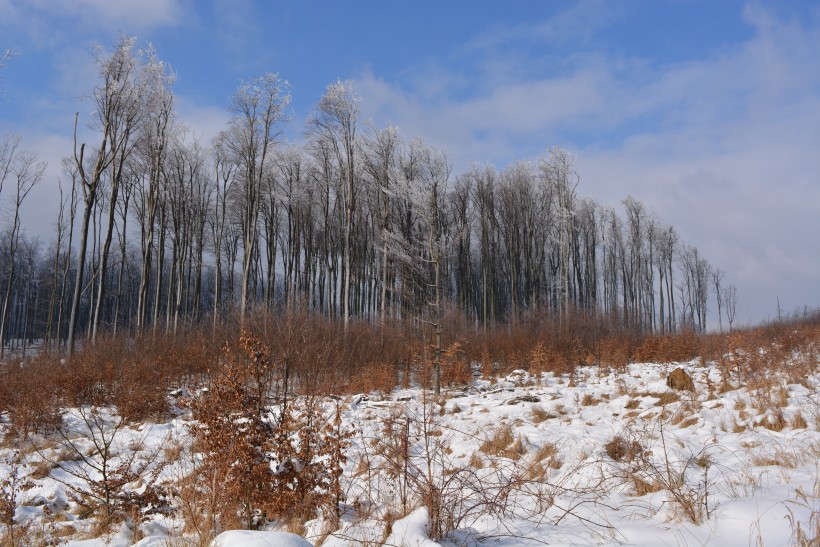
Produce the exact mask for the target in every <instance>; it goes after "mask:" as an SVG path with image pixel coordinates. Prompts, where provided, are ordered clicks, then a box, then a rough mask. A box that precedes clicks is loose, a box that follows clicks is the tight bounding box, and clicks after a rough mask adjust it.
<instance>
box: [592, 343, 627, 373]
mask: <svg viewBox="0 0 820 547" xmlns="http://www.w3.org/2000/svg"><path fill="white" fill-rule="evenodd" d="M631 346H632V341H631V340H630V339H629V338H626V337H623V336H611V337H607V338H604V339H603V340H601V342H600V343H599V346H598V348H599V353H600V356H601V357H600V359H601V363H602V364H607V365H609V366H610V367H612V368H614V369H616V370H619V371H623V370H624V368H625V367H626V365H628V364H629V361H630V359H631V356H632V347H631Z"/></svg>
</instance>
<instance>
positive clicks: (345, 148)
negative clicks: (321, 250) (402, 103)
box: [308, 81, 359, 329]
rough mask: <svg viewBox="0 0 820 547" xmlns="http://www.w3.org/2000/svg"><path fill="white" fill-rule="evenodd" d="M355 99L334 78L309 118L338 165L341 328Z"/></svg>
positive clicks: (352, 203)
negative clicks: (341, 221)
mask: <svg viewBox="0 0 820 547" xmlns="http://www.w3.org/2000/svg"><path fill="white" fill-rule="evenodd" d="M358 117H359V98H358V97H357V96H356V95H355V94H354V93H353V85H352V84H351V83H350V82H349V81H344V82H342V81H336V82H335V83H332V84H330V85H329V86H327V90H326V91H325V94H324V95H323V96H322V98H321V100H320V101H319V104H318V105H317V107H316V112H315V113H314V115H313V117H312V118H311V119H310V120H309V122H308V125H309V128H310V131H311V132H313V133H314V135H315V136H316V138H318V139H322V140H324V141H325V142H326V143H328V144H329V145H330V149H331V150H332V151H333V154H334V157H335V159H336V162H337V165H338V173H337V174H338V176H339V183H340V186H341V189H342V191H341V195H342V200H343V203H344V255H343V275H344V278H343V282H342V297H341V298H342V318H343V321H344V325H345V329H347V324H348V322H349V320H350V281H351V279H350V274H351V246H352V240H353V228H354V226H353V222H354V214H353V213H354V211H355V209H356V194H357V190H358V189H357V185H356V181H357V173H356V130H357V126H358Z"/></svg>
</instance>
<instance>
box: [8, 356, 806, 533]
mask: <svg viewBox="0 0 820 547" xmlns="http://www.w3.org/2000/svg"><path fill="white" fill-rule="evenodd" d="M678 366H683V367H684V368H685V369H686V370H687V371H688V372H689V373H690V374H691V375H692V377H693V379H694V381H695V385H696V387H697V392H696V393H695V394H689V393H687V392H674V394H672V395H670V393H672V392H671V390H670V389H669V388H667V386H666V381H665V379H666V375H667V374H668V373H669V372H670V371H671V370H673V369H674V368H676V367H678ZM720 385H721V376H720V370H719V369H718V367H717V366H716V365H714V364H708V363H707V364H706V365H702V364H701V363H700V362H699V361H692V362H689V363H670V364H653V363H647V364H633V365H630V366H628V367H626V368H625V369H623V370H620V371H613V370H610V369H608V368H600V367H594V366H591V367H583V368H580V369H578V371H577V372H576V373H575V374H574V375H573V376H569V375H563V376H556V375H553V374H543V375H537V376H534V375H530V374H528V373H527V372H526V371H516V372H514V373H512V374H510V375H508V376H506V377H503V378H498V379H479V380H476V381H475V382H474V383H473V384H471V385H470V386H465V387H463V388H461V389H451V390H449V391H448V392H447V394H446V396H445V398H444V399H443V402H442V403H441V404H439V403H434V402H432V401H431V400H430V399H429V394H425V393H424V392H423V391H422V390H420V389H416V388H411V389H402V390H396V391H394V392H393V393H390V394H358V395H355V396H351V397H349V398H347V399H346V405H345V412H344V417H343V418H344V421H345V422H346V423H347V424H348V425H349V426H352V427H353V428H354V431H355V435H354V436H353V438H352V446H351V447H350V450H349V451H348V463H347V466H346V469H345V474H344V478H343V480H344V481H345V484H344V491H345V493H346V496H347V500H346V504H345V505H344V506H343V508H342V516H341V520H340V521H339V522H338V523H335V524H334V526H335V528H336V529H335V530H328V529H327V526H328V523H326V522H323V521H322V520H321V519H317V520H314V521H309V522H307V523H305V527H304V535H305V536H306V538H307V539H304V538H302V537H300V536H297V535H294V534H286V533H285V532H279V531H253V532H252V531H240V530H237V531H229V532H224V533H223V534H221V535H220V536H219V537H217V538H216V539H215V540H214V541H213V543H212V545H213V546H214V547H216V546H219V547H232V546H240V545H241V546H271V545H277V546H285V547H290V546H305V545H313V544H317V543H319V542H320V541H321V542H322V545H324V546H328V547H342V546H348V545H350V546H352V545H361V544H373V545H396V546H406V547H434V546H437V545H442V546H445V547H446V546H452V545H481V544H485V543H487V542H490V543H491V544H492V545H495V546H500V547H510V546H515V545H538V544H541V543H543V542H546V543H548V544H550V545H611V544H619V545H641V546H655V545H657V546H666V545H715V546H727V547H733V546H737V547H741V546H742V547H747V546H748V545H751V544H763V545H788V544H790V543H794V540H795V532H796V530H797V526H798V524H799V525H800V526H801V529H803V530H810V531H811V530H816V528H812V527H811V526H812V524H813V523H816V522H817V521H818V520H820V431H818V429H819V428H820V423H818V420H820V396H818V392H820V374H818V373H815V374H813V375H810V376H809V377H808V378H806V379H805V382H802V383H801V384H788V383H786V381H785V380H775V381H774V382H773V385H772V386H770V387H768V388H766V387H760V386H758V387H756V388H754V389H753V388H750V387H739V388H737V387H735V388H730V389H728V390H726V391H723V392H721V390H720V389H719V387H720ZM778 390H779V393H780V394H781V395H782V396H781V398H782V399H783V400H782V401H781V402H780V403H778V404H777V405H775V404H773V402H772V401H773V400H774V399H777V397H775V396H774V392H775V391H778ZM662 398H663V399H668V398H671V399H674V400H672V401H667V402H666V404H665V405H662V404H659V403H661V402H662ZM777 413H780V414H782V416H783V418H784V419H785V427H783V428H782V429H781V430H780V431H775V430H770V429H767V428H766V427H765V420H766V418H767V417H773V416H775V415H776V414H777ZM798 414H800V415H801V416H803V418H804V419H805V421H806V422H807V423H808V427H807V428H795V427H793V420H794V418H795V417H796V416H797V415H798ZM67 415H68V416H69V417H70V418H71V419H73V420H74V423H75V426H76V427H78V428H80V427H81V420H77V416H78V415H79V414H78V412H77V411H76V410H69V411H68V412H67ZM190 423H191V422H190V418H189V417H186V416H184V415H180V416H178V417H176V418H174V419H173V420H170V421H169V422H168V423H164V424H139V425H132V426H128V427H126V428H125V429H124V430H123V435H122V436H121V439H118V441H117V447H116V448H119V449H122V448H125V447H129V446H130V447H134V446H136V445H138V446H139V447H140V448H139V449H140V450H142V451H144V452H145V453H146V454H148V453H151V452H158V453H160V454H162V451H161V450H159V449H160V448H161V447H163V446H167V443H168V442H169V439H173V440H174V441H175V442H178V443H180V444H182V445H185V444H187V443H188V442H189V440H188V436H189V435H190V430H189V425H190ZM388 423H392V424H393V429H392V430H390V431H389V432H388V430H387V429H386V428H387V425H386V424H388ZM420 424H426V426H425V427H426V430H427V432H428V435H426V436H425V435H424V434H423V431H422V430H423V429H424V428H422V427H421V425H420ZM0 427H1V426H0ZM401 427H407V428H408V429H407V431H408V432H409V445H408V451H407V453H408V463H407V466H406V467H405V468H404V469H406V470H407V471H406V474H407V476H406V477H404V479H403V476H402V474H401V473H397V472H396V469H395V468H391V466H390V463H391V462H390V459H389V458H388V457H387V456H386V455H385V454H387V452H385V450H386V449H385V448H383V447H386V446H389V445H390V443H391V442H396V440H397V438H398V437H397V435H399V434H400V431H401ZM504 427H507V428H509V430H510V433H511V435H512V438H514V439H516V443H517V445H518V447H517V448H515V447H513V446H512V445H510V446H506V447H505V446H501V447H500V449H499V451H498V452H497V453H495V454H492V453H491V452H492V451H493V450H494V449H493V448H492V446H491V443H489V441H490V440H492V438H493V437H494V435H495V434H496V433H498V431H499V430H501V429H503V428H504ZM616 436H620V437H622V438H623V439H625V442H626V445H625V446H627V447H631V446H633V445H632V444H631V443H633V442H634V443H636V444H635V445H634V446H635V447H636V448H635V450H634V452H635V454H634V458H633V459H632V460H629V459H628V458H627V459H625V460H622V461H615V460H613V459H612V458H611V457H610V456H609V455H608V453H607V449H606V445H607V443H608V442H609V441H611V440H612V439H613V438H614V437H616ZM78 442H79V441H78ZM5 446H6V448H0V480H2V478H3V477H5V476H6V475H7V474H8V473H9V472H10V467H9V466H8V465H7V464H4V463H3V462H6V461H7V456H9V455H10V454H11V451H12V448H11V447H9V446H8V443H6V445H5ZM80 446H83V445H82V442H80ZM379 447H382V448H379ZM53 450H57V449H56V448H54V449H53ZM539 450H540V454H541V455H542V456H541V460H537V459H536V457H535V454H536V453H538V452H539ZM45 451H47V450H45ZM38 457H39V456H38V453H37V452H33V453H31V454H29V455H28V459H27V460H25V462H24V464H23V466H22V468H21V472H22V474H23V475H25V474H27V473H31V472H32V470H33V469H34V467H35V466H36V465H37V459H38ZM363 461H367V462H370V463H369V471H367V472H365V471H363V469H367V467H366V466H363V465H362V462H363ZM189 464H190V463H189ZM72 465H81V463H80V462H76V463H74V464H72ZM185 465H186V464H185V463H184V459H183V460H182V461H181V462H177V463H175V464H174V465H172V466H169V467H168V468H167V469H164V470H163V471H162V474H161V475H160V476H161V480H167V481H173V480H176V479H178V478H179V477H181V476H184V474H185V471H186V468H185ZM403 480H404V482H402V481H403ZM505 481H506V482H505ZM66 484H74V485H75V486H77V478H76V477H72V476H70V475H67V474H65V473H64V472H61V471H60V470H59V469H52V470H51V472H50V474H49V475H48V476H45V477H41V478H35V479H31V480H30V484H29V485H28V487H27V489H26V490H24V491H23V492H21V494H20V502H21V505H20V507H18V509H17V520H18V521H20V522H29V523H33V524H37V525H38V526H42V527H43V528H44V529H45V528H47V527H48V526H52V527H55V528H54V529H55V530H56V527H58V526H62V527H68V526H71V527H74V528H75V529H76V530H77V534H76V535H74V536H72V537H73V538H83V537H85V538H87V537H89V536H88V535H87V534H88V533H89V532H90V530H92V529H93V526H92V523H91V522H89V521H90V519H84V518H81V517H80V516H79V515H78V512H77V511H75V510H74V505H73V502H72V501H71V496H70V495H69V494H70V492H69V491H68V486H67V485H66ZM425 485H428V486H429V485H435V488H436V489H437V490H436V491H437V492H438V493H439V494H441V496H442V500H443V503H442V515H443V517H442V518H443V520H444V521H446V522H445V527H447V528H448V530H447V531H446V532H447V533H446V534H445V535H444V537H443V539H440V540H437V541H434V540H433V539H431V537H436V535H435V533H434V531H433V528H432V527H431V522H432V521H431V518H430V510H429V508H428V507H427V506H426V505H425V503H424V502H423V501H424V500H423V497H422V496H421V495H420V492H421V491H422V490H423V489H424V488H425V487H426V486H425ZM134 487H135V488H136V487H137V486H136V485H135V486H134ZM403 489H404V490H403ZM402 492H404V493H405V501H406V503H405V504H402V503H400V501H399V500H400V499H401V498H402ZM499 500H503V503H500V502H499ZM687 504H689V509H690V510H691V512H690V513H687V507H686V505H687ZM55 514H59V515H60V519H54V518H53V515H55ZM444 517H446V518H444ZM693 517H694V518H693ZM447 519H449V520H447ZM55 520H59V521H58V522H54V521H55ZM276 525H277V523H272V524H271V526H272V527H274V526H276ZM449 528H452V529H449ZM0 532H1V531H0ZM136 532H139V533H136ZM181 536H184V531H183V523H182V522H181V521H180V520H178V519H174V518H173V517H170V516H155V517H153V518H152V519H151V520H149V521H148V522H147V523H144V524H143V525H142V526H141V528H140V530H139V531H136V530H133V529H132V528H131V527H129V525H128V523H124V524H122V525H121V527H120V528H119V529H117V530H114V531H113V532H112V533H111V534H109V535H108V536H105V537H103V538H98V539H84V540H80V539H72V540H71V541H67V542H65V543H63V544H65V545H69V546H72V547H97V546H102V545H111V546H116V547H120V546H122V547H125V546H128V545H137V546H140V547H153V546H159V545H173V544H182V543H180V541H179V538H180V537H181ZM136 538H142V539H140V540H139V541H136ZM63 541H65V540H63Z"/></svg>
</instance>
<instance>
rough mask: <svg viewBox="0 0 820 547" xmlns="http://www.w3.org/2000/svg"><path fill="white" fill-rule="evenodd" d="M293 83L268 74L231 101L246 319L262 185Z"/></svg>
mask: <svg viewBox="0 0 820 547" xmlns="http://www.w3.org/2000/svg"><path fill="white" fill-rule="evenodd" d="M289 89H290V84H288V82H287V81H285V80H282V79H281V78H279V75H278V74H273V73H268V74H265V75H264V76H261V77H259V78H256V79H255V80H252V81H250V82H243V83H242V84H241V85H240V86H239V89H237V90H236V92H235V93H234V94H233V97H232V98H231V108H230V110H231V112H232V113H233V115H234V117H233V119H232V120H231V125H230V129H229V131H230V138H229V139H228V142H227V146H228V147H229V148H230V149H231V151H232V153H233V154H234V155H235V157H236V161H237V163H238V164H239V165H240V170H239V172H238V181H239V183H240V184H241V188H240V190H241V192H240V195H241V203H242V209H241V211H242V212H241V218H242V245H243V258H242V293H241V297H240V298H241V299H240V307H239V313H240V317H242V319H243V320H244V318H245V315H246V313H247V308H248V298H249V288H250V278H251V274H252V265H253V258H254V255H255V254H256V252H257V245H258V240H259V236H258V232H259V211H260V207H261V203H262V184H263V181H264V178H265V170H266V169H267V168H268V166H267V163H268V156H269V154H270V152H271V150H272V148H273V146H274V145H275V144H276V142H277V140H278V138H279V132H280V125H281V123H282V122H283V121H285V119H286V118H285V108H286V107H287V105H288V104H289V103H290V93H289Z"/></svg>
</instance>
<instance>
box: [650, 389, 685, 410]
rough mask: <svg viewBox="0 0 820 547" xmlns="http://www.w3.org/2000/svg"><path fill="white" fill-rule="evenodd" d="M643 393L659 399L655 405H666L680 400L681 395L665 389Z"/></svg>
mask: <svg viewBox="0 0 820 547" xmlns="http://www.w3.org/2000/svg"><path fill="white" fill-rule="evenodd" d="M642 395H643V396H644V397H654V398H657V399H658V401H657V402H656V403H655V406H666V405H671V404H672V403H676V402H678V401H680V395H678V394H677V393H675V392H674V391H664V392H663V393H654V392H652V393H643V394H642Z"/></svg>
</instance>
